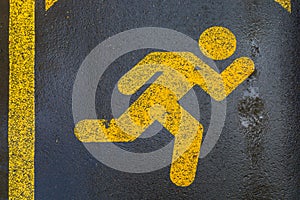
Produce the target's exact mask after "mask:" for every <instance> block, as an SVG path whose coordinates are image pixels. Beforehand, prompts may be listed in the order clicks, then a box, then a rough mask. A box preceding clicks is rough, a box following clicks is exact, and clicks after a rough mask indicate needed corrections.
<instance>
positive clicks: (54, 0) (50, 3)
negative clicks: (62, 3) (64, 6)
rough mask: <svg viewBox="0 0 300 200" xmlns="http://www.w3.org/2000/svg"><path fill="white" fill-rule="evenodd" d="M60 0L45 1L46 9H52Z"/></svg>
mask: <svg viewBox="0 0 300 200" xmlns="http://www.w3.org/2000/svg"><path fill="white" fill-rule="evenodd" d="M57 1H58V0H45V9H46V10H48V9H49V8H51V7H52V6H53V5H54V4H55V3H56V2H57Z"/></svg>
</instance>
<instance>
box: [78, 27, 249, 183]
mask: <svg viewBox="0 0 300 200" xmlns="http://www.w3.org/2000/svg"><path fill="white" fill-rule="evenodd" d="M210 30H213V31H212V32H204V34H205V36H204V37H203V38H202V39H201V38H200V42H199V44H200V45H203V46H200V47H201V49H202V50H206V52H208V53H207V54H206V55H209V56H210V57H213V58H217V59H221V58H222V59H224V58H225V57H229V56H231V55H232V54H233V53H234V51H235V46H234V47H233V48H232V50H230V51H228V49H227V47H228V45H227V47H226V48H223V47H221V45H220V44H217V45H216V44H213V43H216V42H218V40H217V39H218V38H219V37H221V40H226V39H228V38H230V39H232V41H229V42H227V43H228V44H234V45H235V43H236V41H235V37H234V35H233V34H232V33H231V32H230V34H232V35H233V37H232V35H230V34H227V33H228V30H226V32H227V33H226V34H227V35H225V37H224V34H220V32H222V31H224V30H225V29H222V28H221V27H214V28H212V29H210ZM216 30H218V31H217V32H216ZM207 33H208V34H207ZM228 35H230V36H231V37H227V36H228ZM204 40H207V41H209V43H210V44H206V42H205V41H204ZM225 42H226V41H225ZM222 44H224V43H222ZM210 45H211V46H210ZM230 47H231V46H230ZM208 50H209V51H208ZM214 51H218V53H215V52H214ZM253 71H254V63H253V61H252V60H251V59H249V58H247V57H241V58H238V59H236V60H234V61H233V62H232V64H231V65H229V66H228V67H227V68H226V69H225V70H224V71H223V72H222V73H221V74H219V73H217V72H216V71H215V70H213V69H212V68H211V67H210V66H208V65H207V64H206V63H205V62H203V61H202V60H201V59H199V58H198V57H197V56H195V55H194V54H192V53H190V52H153V53H150V54H148V55H147V56H146V57H145V58H144V59H143V60H141V61H140V62H139V63H138V64H137V65H136V66H135V67H133V69H131V70H130V71H129V72H128V73H126V74H125V75H124V76H123V77H122V78H121V79H120V80H119V82H118V88H119V90H120V92H122V93H123V94H126V95H132V94H134V93H136V92H137V91H138V90H139V89H140V88H141V87H142V86H143V85H144V84H145V83H146V82H147V81H148V80H149V79H150V78H151V77H152V76H154V75H155V74H156V73H158V72H161V73H162V74H161V75H160V76H159V77H158V78H157V79H156V81H155V83H153V84H151V85H150V86H149V87H148V88H147V89H146V91H145V92H144V93H143V94H142V95H141V96H140V97H139V98H138V99H137V100H136V101H135V102H134V103H133V104H132V105H131V106H130V107H129V108H128V109H127V110H126V111H125V112H124V113H123V114H122V115H121V116H120V117H119V118H118V119H112V120H111V121H110V122H108V121H106V120H97V119H94V120H90V119H89V120H83V121H80V122H79V123H77V125H76V127H75V135H76V136H77V138H78V139H79V140H80V141H82V142H130V141H133V140H135V139H136V138H137V137H139V136H140V135H141V134H142V133H143V132H144V131H145V129H146V128H148V127H149V126H150V125H151V124H152V123H153V122H154V121H158V122H160V123H161V124H162V125H163V126H164V127H165V128H166V129H167V130H168V131H169V132H170V133H171V134H173V135H174V136H175V143H174V150H173V157H172V164H171V170H170V178H171V180H172V181H173V183H175V184H176V185H178V186H188V185H190V184H191V183H192V182H193V180H194V178H195V174H196V169H197V164H198V158H199V152H200V146H201V141H202V133H203V127H202V125H201V124H200V123H199V122H198V121H197V120H196V119H195V118H193V117H192V116H191V115H190V114H189V113H188V112H187V111H185V110H184V109H183V108H182V107H181V106H180V105H179V104H178V100H179V99H181V98H182V97H183V96H184V95H185V94H186V93H187V92H188V91H190V90H191V89H192V88H193V87H194V86H196V85H198V86H200V87H201V88H202V89H203V90H204V91H205V92H207V93H208V94H209V95H210V96H211V97H212V98H214V99H215V100H217V101H221V100H223V99H224V98H226V97H227V96H228V95H229V94H230V93H231V92H232V91H233V90H234V89H235V88H236V87H237V86H238V85H240V84H241V83H242V82H243V81H244V80H245V79H246V78H248V77H249V76H250V75H251V74H252V73H253Z"/></svg>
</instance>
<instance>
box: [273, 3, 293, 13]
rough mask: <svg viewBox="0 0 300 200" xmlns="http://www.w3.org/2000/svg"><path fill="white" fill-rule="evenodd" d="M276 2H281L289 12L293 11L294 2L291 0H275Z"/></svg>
mask: <svg viewBox="0 0 300 200" xmlns="http://www.w3.org/2000/svg"><path fill="white" fill-rule="evenodd" d="M275 2H277V3H279V4H280V5H281V6H282V7H283V8H284V9H286V10H287V11H288V12H290V13H291V12H292V2H291V0H275Z"/></svg>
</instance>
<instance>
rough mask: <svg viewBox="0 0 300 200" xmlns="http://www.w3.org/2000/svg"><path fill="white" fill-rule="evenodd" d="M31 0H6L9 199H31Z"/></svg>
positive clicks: (32, 143)
mask: <svg viewBox="0 0 300 200" xmlns="http://www.w3.org/2000/svg"><path fill="white" fill-rule="evenodd" d="M34 13H35V1H34V0H25V1H24V0H10V18H9V66H10V73H9V120H8V145H9V180H8V181H9V182H8V184H9V191H8V193H9V199H30V200H31V199H34V143H35V116H34V48H35V45H34V43H35V29H34V18H35V17H34Z"/></svg>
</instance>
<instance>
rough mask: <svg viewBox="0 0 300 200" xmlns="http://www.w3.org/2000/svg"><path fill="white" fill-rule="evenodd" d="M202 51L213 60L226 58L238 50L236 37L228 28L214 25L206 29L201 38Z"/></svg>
mask: <svg viewBox="0 0 300 200" xmlns="http://www.w3.org/2000/svg"><path fill="white" fill-rule="evenodd" d="M199 47H200V50H201V51H202V53H203V54H204V55H205V56H207V57H209V58H211V59H213V60H225V59H227V58H229V57H230V56H232V55H233V53H234V52H235V50H236V38H235V36H234V34H233V33H232V32H231V31H230V30H229V29H227V28H224V27H221V26H213V27H210V28H208V29H206V30H205V31H204V32H203V33H202V34H201V35H200V38H199Z"/></svg>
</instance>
